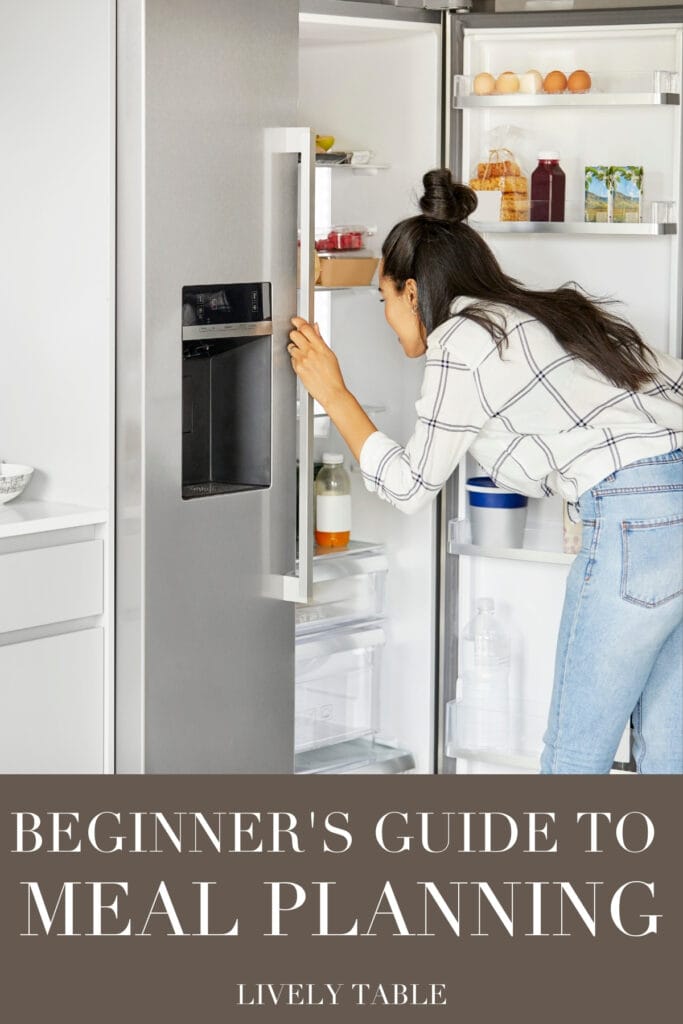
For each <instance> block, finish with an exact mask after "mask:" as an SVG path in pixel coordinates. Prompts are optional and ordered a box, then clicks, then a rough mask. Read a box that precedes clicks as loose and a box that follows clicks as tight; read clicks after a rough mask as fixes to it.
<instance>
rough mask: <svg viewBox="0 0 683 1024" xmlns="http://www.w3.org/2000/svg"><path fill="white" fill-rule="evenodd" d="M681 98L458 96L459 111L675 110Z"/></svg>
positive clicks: (621, 94) (632, 94)
mask: <svg viewBox="0 0 683 1024" xmlns="http://www.w3.org/2000/svg"><path fill="white" fill-rule="evenodd" d="M680 102H681V97H680V95H679V94H678V93H675V92H612V93H605V92H602V93H601V92H589V93H573V94H572V93H560V94H559V95H549V94H547V93H536V94H535V95H526V94H522V93H514V94H513V95H512V96H499V95H490V96H454V97H453V106H454V108H455V109H456V110H476V109H479V108H484V109H486V110H491V109H494V108H496V107H546V108H547V107H673V106H679V105H680Z"/></svg>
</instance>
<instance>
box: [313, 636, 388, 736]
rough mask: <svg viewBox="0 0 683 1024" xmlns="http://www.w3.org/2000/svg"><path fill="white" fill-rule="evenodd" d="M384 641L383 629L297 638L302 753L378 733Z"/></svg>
mask: <svg viewBox="0 0 683 1024" xmlns="http://www.w3.org/2000/svg"><path fill="white" fill-rule="evenodd" d="M384 641H385V635H384V630H383V629H381V628H380V627H379V626H369V627H365V628H356V629H340V630H336V631H334V632H330V633H325V634H311V635H309V636H304V637H301V638H300V639H298V640H297V643H296V652H295V653H296V696H295V716H296V718H295V734H294V747H295V750H296V751H297V752H300V751H303V750H312V749H314V748H315V747H323V746H326V745H328V744H331V743H341V742H342V741H345V740H350V739H354V738H355V737H357V736H368V735H371V734H372V733H373V731H374V727H375V707H374V705H375V700H376V692H377V685H376V684H377V681H378V678H379V671H380V655H381V650H382V647H383V645H384Z"/></svg>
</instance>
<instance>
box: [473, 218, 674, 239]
mask: <svg viewBox="0 0 683 1024" xmlns="http://www.w3.org/2000/svg"><path fill="white" fill-rule="evenodd" d="M470 227H473V228H474V229H475V230H476V231H479V232H480V233H481V234H493V233H496V234H502V233H504V234H520V235H647V236H654V235H675V234H677V231H678V225H677V224H642V223H641V224H596V223H593V222H587V221H528V220H524V221H475V220H470Z"/></svg>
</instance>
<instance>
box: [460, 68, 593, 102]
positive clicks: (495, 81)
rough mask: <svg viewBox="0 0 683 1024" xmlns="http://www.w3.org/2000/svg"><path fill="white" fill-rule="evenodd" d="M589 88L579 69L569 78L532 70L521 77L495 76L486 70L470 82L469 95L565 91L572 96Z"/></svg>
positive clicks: (588, 78) (512, 74)
mask: <svg viewBox="0 0 683 1024" xmlns="http://www.w3.org/2000/svg"><path fill="white" fill-rule="evenodd" d="M591 85H592V82H591V76H590V75H589V74H588V72H587V71H584V70H583V69H582V68H578V69H577V70H576V71H572V73H571V74H570V75H569V77H567V76H566V75H565V73H564V72H563V71H558V70H554V71H550V72H549V73H548V74H547V75H546V76H545V78H544V77H543V75H542V74H541V72H540V71H537V70H536V69H535V68H532V69H531V70H529V71H525V72H524V74H523V75H517V74H516V72H514V71H503V73H502V74H500V75H498V76H497V77H496V76H495V75H492V74H490V73H489V72H488V71H481V72H480V73H479V74H478V75H475V76H474V79H473V80H472V92H473V94H474V95H475V96H492V95H496V96H511V95H513V94H514V93H517V92H519V93H524V94H526V95H535V94H536V93H542V92H545V93H550V94H551V95H558V94H559V93H563V92H566V91H567V90H568V91H569V92H572V93H583V92H590V88H591Z"/></svg>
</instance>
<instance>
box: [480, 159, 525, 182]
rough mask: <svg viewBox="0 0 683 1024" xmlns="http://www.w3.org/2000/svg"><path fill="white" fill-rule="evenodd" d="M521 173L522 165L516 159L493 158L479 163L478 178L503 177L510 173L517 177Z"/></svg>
mask: <svg viewBox="0 0 683 1024" xmlns="http://www.w3.org/2000/svg"><path fill="white" fill-rule="evenodd" d="M521 173H522V169H521V167H520V166H519V164H517V163H515V162H514V160H492V161H490V163H486V164H477V177H478V178H503V177H505V176H506V175H508V174H511V175H512V176H513V177H516V176H518V175H520V174H521Z"/></svg>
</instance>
